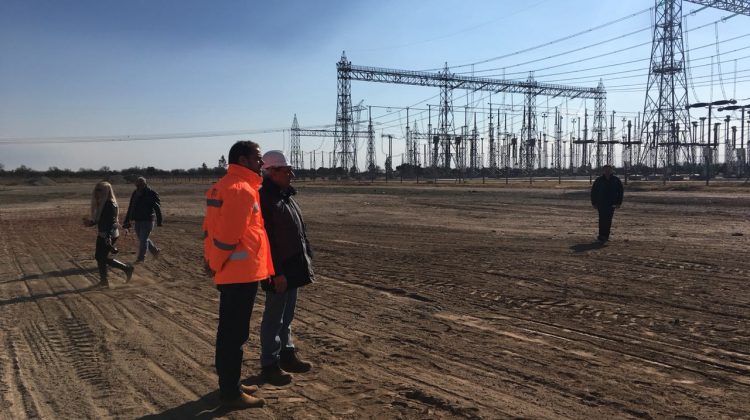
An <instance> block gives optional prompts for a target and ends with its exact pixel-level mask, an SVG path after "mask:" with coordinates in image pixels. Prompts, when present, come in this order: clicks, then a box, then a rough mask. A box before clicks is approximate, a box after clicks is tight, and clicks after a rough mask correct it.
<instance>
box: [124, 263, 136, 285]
mask: <svg viewBox="0 0 750 420" xmlns="http://www.w3.org/2000/svg"><path fill="white" fill-rule="evenodd" d="M133 271H135V267H133V266H132V265H130V264H128V266H127V268H125V283H128V282H129V281H130V279H131V278H133Z"/></svg>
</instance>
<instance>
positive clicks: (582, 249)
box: [570, 241, 604, 252]
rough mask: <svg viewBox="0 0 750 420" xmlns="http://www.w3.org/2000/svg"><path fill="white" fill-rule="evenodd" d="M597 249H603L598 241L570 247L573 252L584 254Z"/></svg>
mask: <svg viewBox="0 0 750 420" xmlns="http://www.w3.org/2000/svg"><path fill="white" fill-rule="evenodd" d="M599 248H604V244H603V243H601V242H599V241H594V242H591V243H587V244H576V245H573V246H571V247H570V249H571V250H573V252H586V251H592V250H594V249H599Z"/></svg>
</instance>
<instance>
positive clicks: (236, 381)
mask: <svg viewBox="0 0 750 420" xmlns="http://www.w3.org/2000/svg"><path fill="white" fill-rule="evenodd" d="M262 165H263V159H262V158H261V151H260V146H258V144H257V143H254V142H251V141H238V142H237V143H235V144H234V145H233V146H232V148H231V149H230V150H229V167H228V169H227V174H226V175H225V176H224V177H222V178H221V179H220V180H219V181H218V182H216V183H215V184H214V185H213V186H212V187H211V188H209V190H208V191H207V192H206V217H205V218H204V221H203V229H204V242H203V247H204V258H205V263H206V268H207V269H208V270H209V272H210V273H211V274H212V275H213V278H214V282H215V283H216V287H217V288H218V289H219V327H218V331H217V334H216V359H215V361H216V372H217V374H218V376H219V397H220V399H221V403H222V405H224V406H225V407H228V408H251V407H262V406H263V404H264V400H263V399H262V398H257V397H254V396H252V395H250V394H252V393H254V392H255V391H257V390H258V387H257V386H247V385H243V384H241V383H240V374H241V370H242V346H243V345H244V344H245V342H246V341H247V339H248V337H249V324H250V314H251V313H252V311H253V304H254V303H255V295H256V294H257V291H258V283H259V282H260V281H262V280H266V279H268V278H269V277H270V276H272V275H274V269H273V261H272V260H271V251H270V247H269V244H268V237H267V235H266V231H265V229H264V227H263V215H262V212H261V209H260V200H259V196H258V189H259V188H260V186H261V182H262V181H263V179H262V178H261V175H260V173H261V166H262Z"/></svg>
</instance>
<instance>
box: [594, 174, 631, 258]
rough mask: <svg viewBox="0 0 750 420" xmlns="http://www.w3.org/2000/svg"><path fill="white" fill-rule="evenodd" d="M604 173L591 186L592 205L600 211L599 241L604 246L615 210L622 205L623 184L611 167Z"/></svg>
mask: <svg viewBox="0 0 750 420" xmlns="http://www.w3.org/2000/svg"><path fill="white" fill-rule="evenodd" d="M602 170H603V173H602V175H601V176H599V177H598V178H596V181H594V185H592V186H591V205H592V206H593V207H594V208H595V209H597V210H598V211H599V236H598V237H597V240H598V241H599V242H600V243H602V244H604V243H606V242H607V241H608V240H609V232H610V229H611V227H612V217H613V216H614V214H615V209H616V208H619V207H620V205H622V196H623V189H622V182H620V178H618V177H616V176H615V175H614V173H613V170H612V166H611V165H604V167H603V168H602Z"/></svg>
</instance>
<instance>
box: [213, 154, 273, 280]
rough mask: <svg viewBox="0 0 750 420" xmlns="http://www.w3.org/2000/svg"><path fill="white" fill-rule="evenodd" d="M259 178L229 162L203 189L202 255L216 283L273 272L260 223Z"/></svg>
mask: <svg viewBox="0 0 750 420" xmlns="http://www.w3.org/2000/svg"><path fill="white" fill-rule="evenodd" d="M261 181H262V178H261V177H260V175H258V174H256V173H255V172H253V171H251V170H249V169H247V168H245V167H243V166H240V165H235V164H230V165H229V169H228V170H227V174H226V175H225V176H224V177H222V178H221V179H220V180H219V181H218V182H216V183H215V184H214V185H213V186H212V187H211V188H209V190H208V191H206V217H205V218H204V220H203V236H204V239H203V255H204V258H205V259H206V261H207V263H208V265H209V267H211V270H212V271H214V272H215V273H216V274H215V275H214V282H215V283H216V284H230V283H252V282H256V281H261V280H265V279H267V278H268V277H270V276H272V275H274V271H273V261H272V260H271V248H270V246H269V244H268V236H266V230H265V228H264V227H263V214H262V213H261V211H260V199H259V196H258V189H259V188H260V185H261Z"/></svg>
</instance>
